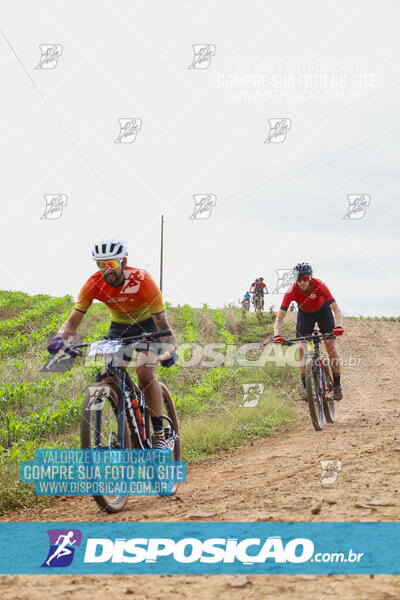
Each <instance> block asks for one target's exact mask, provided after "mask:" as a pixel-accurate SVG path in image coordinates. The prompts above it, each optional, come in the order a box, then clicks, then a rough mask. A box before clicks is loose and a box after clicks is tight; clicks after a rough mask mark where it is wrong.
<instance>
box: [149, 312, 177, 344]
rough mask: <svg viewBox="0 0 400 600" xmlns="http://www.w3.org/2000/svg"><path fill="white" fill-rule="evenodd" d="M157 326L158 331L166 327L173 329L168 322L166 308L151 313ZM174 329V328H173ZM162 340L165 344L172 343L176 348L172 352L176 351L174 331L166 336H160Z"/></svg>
mask: <svg viewBox="0 0 400 600" xmlns="http://www.w3.org/2000/svg"><path fill="white" fill-rule="evenodd" d="M151 317H152V319H153V321H154V324H155V326H156V327H157V331H164V330H165V329H171V327H170V325H169V323H168V319H167V313H166V312H165V310H163V311H162V312H159V313H156V314H153V315H151ZM171 331H172V329H171ZM160 342H163V343H165V344H171V345H172V346H173V348H174V349H171V352H175V351H176V348H177V346H176V337H175V334H174V332H173V331H172V335H168V336H166V337H162V338H160Z"/></svg>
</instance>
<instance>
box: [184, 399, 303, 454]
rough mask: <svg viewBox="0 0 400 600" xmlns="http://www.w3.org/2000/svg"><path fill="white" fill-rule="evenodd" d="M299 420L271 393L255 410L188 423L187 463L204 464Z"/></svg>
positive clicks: (228, 412) (235, 408)
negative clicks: (198, 462)
mask: <svg viewBox="0 0 400 600" xmlns="http://www.w3.org/2000/svg"><path fill="white" fill-rule="evenodd" d="M296 418H297V413H296V412H295V410H294V409H293V408H291V407H290V406H289V405H287V404H284V403H283V402H282V400H280V399H279V398H277V397H276V396H275V395H274V394H273V393H271V392H269V393H268V394H264V396H263V397H262V398H261V399H260V401H259V403H258V405H257V406H255V407H254V408H240V407H239V406H230V408H229V409H227V408H225V409H223V410H220V411H219V412H218V413H217V414H214V415H213V417H212V418H210V419H202V418H198V417H195V418H193V419H188V420H186V421H184V422H183V424H182V426H181V436H182V456H183V459H184V460H186V461H187V462H189V463H191V462H196V461H199V460H204V459H206V458H209V457H210V455H212V454H214V453H215V452H218V451H220V450H229V449H231V448H233V447H235V446H239V445H241V444H244V443H246V442H249V441H251V440H253V439H255V438H263V437H266V436H268V435H271V433H273V432H274V431H276V430H277V429H279V427H281V426H282V425H283V424H284V423H289V422H290V421H293V420H295V419H296Z"/></svg>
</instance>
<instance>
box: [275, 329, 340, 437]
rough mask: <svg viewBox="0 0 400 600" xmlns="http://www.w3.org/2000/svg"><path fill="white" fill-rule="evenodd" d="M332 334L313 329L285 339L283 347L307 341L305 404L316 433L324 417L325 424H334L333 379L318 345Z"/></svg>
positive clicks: (321, 425) (319, 429)
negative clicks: (296, 336) (299, 335)
mask: <svg viewBox="0 0 400 600" xmlns="http://www.w3.org/2000/svg"><path fill="white" fill-rule="evenodd" d="M332 335H333V334H332V333H321V332H320V331H319V329H314V331H313V332H312V334H311V335H305V336H303V337H299V338H292V339H287V340H285V342H284V345H286V346H291V345H293V344H294V343H296V342H303V341H307V352H306V355H305V375H306V392H307V403H308V408H309V411H310V416H311V421H312V424H313V426H314V429H315V430H316V431H321V429H322V427H323V422H324V415H325V419H326V422H327V423H334V422H335V401H334V399H333V377H332V373H331V369H330V366H329V365H326V364H325V362H324V360H323V359H322V358H321V353H320V344H321V342H322V341H323V340H326V339H327V338H331V337H332Z"/></svg>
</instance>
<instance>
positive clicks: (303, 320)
mask: <svg viewBox="0 0 400 600" xmlns="http://www.w3.org/2000/svg"><path fill="white" fill-rule="evenodd" d="M314 326H315V315H314V314H313V313H305V312H304V311H302V310H301V308H299V312H298V313H297V320H296V337H301V336H302V335H310V334H311V333H312V332H313V330H314ZM306 346H307V344H306V342H299V370H300V377H301V382H302V384H303V388H304V390H305V389H306V374H305V373H306V368H305V367H306V365H305V359H306ZM303 400H307V395H306V393H305V395H304V398H303Z"/></svg>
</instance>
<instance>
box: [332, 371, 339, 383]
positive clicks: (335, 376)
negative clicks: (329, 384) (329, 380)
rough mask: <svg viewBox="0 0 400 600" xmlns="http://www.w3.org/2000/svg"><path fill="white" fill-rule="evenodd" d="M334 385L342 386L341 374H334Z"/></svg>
mask: <svg viewBox="0 0 400 600" xmlns="http://www.w3.org/2000/svg"><path fill="white" fill-rule="evenodd" d="M333 385H340V373H334V374H333Z"/></svg>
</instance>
